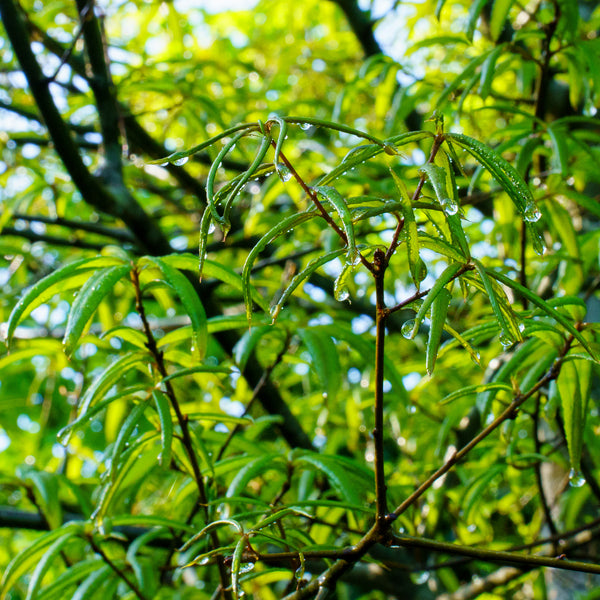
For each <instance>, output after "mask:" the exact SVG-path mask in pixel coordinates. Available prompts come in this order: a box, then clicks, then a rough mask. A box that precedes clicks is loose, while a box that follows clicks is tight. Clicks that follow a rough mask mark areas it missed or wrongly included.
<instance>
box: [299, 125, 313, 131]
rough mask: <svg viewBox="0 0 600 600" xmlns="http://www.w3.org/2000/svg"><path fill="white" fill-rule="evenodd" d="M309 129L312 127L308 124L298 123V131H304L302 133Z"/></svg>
mask: <svg viewBox="0 0 600 600" xmlns="http://www.w3.org/2000/svg"><path fill="white" fill-rule="evenodd" d="M311 127H312V125H311V124H310V123H300V129H304V131H307V130H308V129H310V128H311Z"/></svg>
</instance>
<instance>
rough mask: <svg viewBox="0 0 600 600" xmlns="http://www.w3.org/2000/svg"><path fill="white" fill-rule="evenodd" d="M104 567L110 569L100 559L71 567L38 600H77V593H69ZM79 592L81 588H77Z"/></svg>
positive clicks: (38, 596)
mask: <svg viewBox="0 0 600 600" xmlns="http://www.w3.org/2000/svg"><path fill="white" fill-rule="evenodd" d="M103 566H106V567H107V568H109V567H108V565H106V564H105V563H104V561H103V560H102V559H100V558H93V559H91V560H83V561H81V562H77V563H75V564H72V565H70V566H69V568H68V569H67V570H66V571H65V572H64V573H61V574H60V575H58V577H57V578H56V579H55V580H54V581H53V582H52V583H50V584H49V585H47V586H45V587H44V588H43V589H41V590H40V591H39V592H38V594H37V596H36V600H63V598H69V600H76V599H77V597H78V596H77V593H76V592H75V593H74V594H73V595H71V594H69V593H68V592H69V591H70V590H72V589H73V587H76V586H77V585H78V584H79V583H80V582H81V581H82V580H84V579H87V578H88V577H89V575H90V574H91V573H95V572H97V571H98V570H101V569H102V567H103ZM80 587H81V586H80ZM77 590H79V588H77Z"/></svg>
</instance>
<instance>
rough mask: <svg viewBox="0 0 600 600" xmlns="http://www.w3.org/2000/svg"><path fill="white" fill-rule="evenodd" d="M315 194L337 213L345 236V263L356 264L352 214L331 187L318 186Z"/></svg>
mask: <svg viewBox="0 0 600 600" xmlns="http://www.w3.org/2000/svg"><path fill="white" fill-rule="evenodd" d="M314 190H315V192H317V194H318V195H319V196H321V197H322V198H325V200H327V201H328V202H329V203H330V204H331V205H332V206H333V207H334V208H335V210H336V211H337V213H338V214H339V215H340V219H341V220H342V226H343V228H344V233H345V234H346V243H347V245H348V254H347V256H346V261H347V262H349V263H351V264H356V263H357V262H358V261H359V260H360V256H359V253H358V249H357V248H356V240H355V239H354V225H353V224H352V214H351V213H350V210H349V208H348V205H347V204H346V202H345V201H344V199H343V198H342V196H341V194H340V193H339V192H338V191H337V190H336V189H335V188H333V187H330V186H325V185H322V186H318V187H316V188H314Z"/></svg>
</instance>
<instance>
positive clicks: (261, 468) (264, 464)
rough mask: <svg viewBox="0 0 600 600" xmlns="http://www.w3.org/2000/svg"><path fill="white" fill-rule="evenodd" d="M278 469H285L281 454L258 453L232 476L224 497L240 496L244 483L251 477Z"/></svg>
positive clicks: (244, 487) (244, 486)
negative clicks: (258, 454)
mask: <svg viewBox="0 0 600 600" xmlns="http://www.w3.org/2000/svg"><path fill="white" fill-rule="evenodd" d="M272 469H278V470H280V471H285V469H286V463H285V462H284V461H283V460H282V459H281V456H280V455H279V454H276V453H270V454H263V455H260V456H258V457H256V458H254V459H252V460H251V461H249V462H248V463H246V464H245V465H244V467H242V468H241V469H240V470H239V471H238V472H237V474H236V476H235V477H234V478H233V480H232V482H231V483H230V484H229V487H228V488H227V492H226V493H225V497H226V498H229V497H230V496H240V495H241V492H243V491H244V490H245V489H246V485H247V484H248V482H249V481H250V480H251V479H254V478H255V477H258V476H260V475H264V474H265V472H266V471H270V470H272Z"/></svg>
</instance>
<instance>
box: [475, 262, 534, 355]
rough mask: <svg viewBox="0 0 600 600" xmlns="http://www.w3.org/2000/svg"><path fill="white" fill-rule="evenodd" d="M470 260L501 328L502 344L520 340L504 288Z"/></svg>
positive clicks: (478, 264)
mask: <svg viewBox="0 0 600 600" xmlns="http://www.w3.org/2000/svg"><path fill="white" fill-rule="evenodd" d="M472 262H473V264H474V265H475V268H476V269H477V273H478V274H479V277H480V278H481V281H482V283H483V286H484V289H485V293H486V295H487V297H488V299H489V301H490V304H491V306H492V310H493V311H494V316H495V317H496V321H497V322H498V325H499V327H500V329H501V330H502V335H503V336H504V339H503V340H501V341H502V342H503V345H507V344H509V343H512V342H515V341H519V342H520V341H521V340H522V339H523V336H522V335H521V332H520V331H519V324H518V323H517V319H516V317H515V315H514V313H513V311H512V308H511V306H510V303H509V302H508V298H507V297H506V294H505V293H504V290H503V289H502V288H501V287H500V286H498V284H495V282H492V281H491V280H490V278H489V277H488V274H487V272H486V270H485V268H484V266H483V265H482V264H481V263H480V262H479V261H478V260H477V259H475V258H474V259H472ZM494 284H495V285H494Z"/></svg>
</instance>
